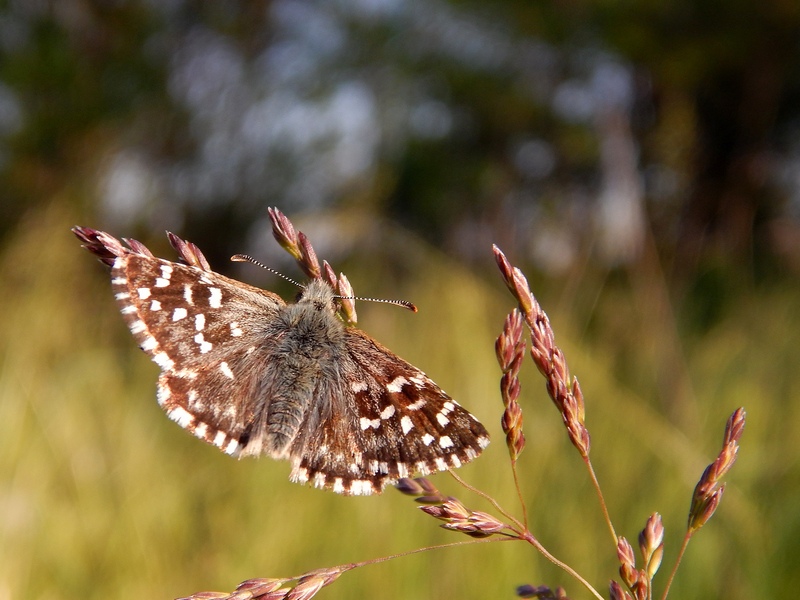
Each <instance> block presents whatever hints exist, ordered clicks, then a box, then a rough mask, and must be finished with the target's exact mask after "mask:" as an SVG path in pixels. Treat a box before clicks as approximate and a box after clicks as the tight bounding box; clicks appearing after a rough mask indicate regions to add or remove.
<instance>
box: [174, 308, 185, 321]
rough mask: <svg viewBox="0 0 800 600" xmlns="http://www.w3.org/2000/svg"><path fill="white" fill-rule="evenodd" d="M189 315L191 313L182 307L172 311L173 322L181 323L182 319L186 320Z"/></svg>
mask: <svg viewBox="0 0 800 600" xmlns="http://www.w3.org/2000/svg"><path fill="white" fill-rule="evenodd" d="M188 315H189V312H188V311H187V310H186V309H185V308H183V307H182V306H180V307H178V308H176V309H175V310H174V311H172V321H173V322H175V321H180V320H181V319H185V318H186V317H187V316H188Z"/></svg>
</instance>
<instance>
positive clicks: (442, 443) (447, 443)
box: [439, 435, 453, 448]
mask: <svg viewBox="0 0 800 600" xmlns="http://www.w3.org/2000/svg"><path fill="white" fill-rule="evenodd" d="M439 447H441V448H452V447H453V440H451V439H450V436H449V435H443V436H442V437H440V438H439Z"/></svg>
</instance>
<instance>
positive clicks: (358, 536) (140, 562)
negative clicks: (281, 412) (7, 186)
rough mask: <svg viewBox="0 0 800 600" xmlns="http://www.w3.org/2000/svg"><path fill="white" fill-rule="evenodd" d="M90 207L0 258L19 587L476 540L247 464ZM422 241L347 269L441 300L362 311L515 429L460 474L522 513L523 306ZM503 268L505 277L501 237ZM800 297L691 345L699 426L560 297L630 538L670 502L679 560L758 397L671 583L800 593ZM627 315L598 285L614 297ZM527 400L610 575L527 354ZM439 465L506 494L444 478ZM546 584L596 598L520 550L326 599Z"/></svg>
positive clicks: (156, 590)
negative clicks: (138, 326) (136, 323)
mask: <svg viewBox="0 0 800 600" xmlns="http://www.w3.org/2000/svg"><path fill="white" fill-rule="evenodd" d="M74 219H75V218H74V217H73V216H70V215H67V214H65V213H64V212H62V211H60V210H56V209H53V210H51V211H49V212H48V213H47V214H43V215H36V218H33V217H31V218H30V219H29V220H28V221H27V222H26V224H25V226H24V227H23V228H20V230H19V231H18V232H17V235H16V236H14V237H12V238H11V239H9V240H8V245H7V246H6V248H5V249H4V252H3V255H2V257H0V282H2V283H1V284H0V285H1V286H2V287H1V288H0V314H1V315H2V319H0V356H1V357H2V364H1V365H0V439H1V440H2V443H0V599H2V600H4V599H5V598H9V599H10V598H13V599H15V600H16V599H18V598H37V599H38V598H46V599H50V598H87V599H91V598H109V597H113V598H120V599H125V598H172V597H175V596H180V595H188V594H190V593H194V592H197V591H201V590H206V589H223V590H226V589H231V588H232V587H233V586H234V585H235V584H236V583H238V582H239V581H242V580H244V579H247V578H250V577H268V576H274V577H279V576H290V575H297V574H300V573H302V572H304V571H308V570H311V569H314V568H317V567H322V566H329V565H334V564H340V563H344V562H350V561H356V560H362V559H366V558H371V557H375V556H381V555H385V554H391V553H395V552H401V551H404V550H410V549H413V548H415V547H419V546H423V545H428V544H435V543H443V542H447V541H457V540H458V539H460V538H459V537H458V536H457V535H456V534H453V533H449V532H446V531H443V530H441V529H439V528H437V527H435V524H434V522H433V521H431V520H430V519H429V518H428V517H426V516H425V515H423V514H421V513H420V512H419V511H417V510H415V509H414V507H413V503H412V502H411V501H410V500H409V499H408V498H405V497H403V496H401V495H400V494H397V493H396V492H394V491H393V490H391V489H389V490H387V492H386V493H385V494H384V495H383V496H380V497H369V498H343V497H339V496H336V495H334V494H331V493H326V492H322V491H319V490H313V489H309V488H304V487H301V486H298V485H294V484H291V483H289V481H288V479H287V476H288V472H289V466H288V464H286V463H279V462H274V461H271V460H268V459H263V460H258V461H255V460H245V461H235V460H232V459H230V458H228V457H226V456H224V455H222V454H221V453H220V452H218V451H217V450H216V449H214V448H212V447H210V446H207V445H205V444H202V443H201V442H199V441H197V440H196V439H194V438H193V437H192V436H190V435H187V434H186V433H185V432H183V431H182V430H181V429H180V428H179V427H177V426H176V425H175V424H173V423H171V422H170V421H169V420H168V419H166V418H165V417H164V416H163V414H162V413H161V411H160V409H159V408H158V406H157V405H156V402H155V380H156V377H157V372H158V369H157V367H156V366H155V365H153V364H152V363H151V362H150V361H149V360H147V358H146V357H145V356H144V355H143V354H142V353H141V352H139V351H138V350H137V349H136V348H135V344H133V342H132V341H131V339H130V336H129V335H128V333H127V331H126V330H125V327H124V325H123V323H122V319H121V318H120V317H119V315H118V314H117V311H116V308H115V305H114V302H113V299H112V297H111V293H110V291H109V285H108V281H107V275H106V273H105V272H104V270H103V268H102V267H101V266H100V265H99V264H98V263H96V262H95V261H92V260H91V258H90V257H89V255H88V254H87V253H85V252H83V251H82V250H80V248H79V247H78V243H77V241H76V240H75V239H73V238H72V236H71V234H70V233H69V231H68V228H69V227H70V226H71V225H74V224H75V223H74ZM87 224H88V225H93V223H87ZM114 233H118V234H121V235H124V234H125V232H114ZM404 242H405V243H407V244H411V243H412V242H413V241H411V240H408V239H405V238H404ZM413 244H414V245H413V247H411V248H410V249H406V253H407V254H408V260H409V261H410V262H411V264H412V265H413V269H414V273H413V279H411V280H408V281H406V280H403V285H402V287H401V286H400V285H395V286H393V287H389V286H386V287H385V288H384V287H383V283H382V282H379V281H376V280H375V279H374V278H370V276H369V272H370V271H369V269H370V268H371V262H372V260H373V258H374V257H371V256H367V257H365V260H364V262H363V264H361V265H352V267H351V268H346V269H344V270H346V272H347V273H348V275H349V277H350V279H351V281H352V282H353V285H354V287H355V289H356V292H357V293H369V294H374V295H382V296H384V297H387V296H389V297H396V296H400V297H401V298H402V299H407V300H411V301H413V302H414V303H415V304H417V305H418V306H419V307H420V312H419V314H417V315H412V314H410V313H408V312H406V311H402V310H398V309H395V308H392V307H385V306H377V305H366V304H359V307H358V308H359V316H360V324H361V326H362V327H363V328H364V329H365V330H366V331H368V332H369V333H370V334H371V335H373V336H375V337H376V338H377V339H379V340H380V341H381V342H383V343H385V344H386V345H387V346H388V347H390V348H392V349H393V350H395V351H396V352H398V353H399V354H400V355H401V356H403V357H404V358H407V359H408V360H410V361H411V362H413V363H414V364H416V365H418V366H420V367H421V368H423V369H424V370H425V371H426V372H428V374H429V375H431V376H432V377H433V378H434V379H435V380H436V381H437V382H438V383H439V384H440V385H442V387H443V388H444V389H446V390H447V391H448V392H449V393H450V394H451V395H453V396H454V397H456V398H457V399H458V400H459V401H460V402H461V403H462V404H464V405H465V406H467V407H468V408H470V410H472V411H473V412H474V413H475V414H476V415H478V416H479V417H480V418H481V420H482V421H483V422H484V423H485V424H486V425H487V427H488V428H489V431H490V433H491V434H492V436H493V439H494V443H493V444H492V445H491V446H490V447H489V448H488V449H487V451H486V452H485V455H484V456H483V457H481V458H480V459H478V460H477V461H475V463H473V464H471V465H468V466H466V467H464V468H463V469H461V470H460V471H459V473H460V474H461V475H462V476H463V477H465V478H466V479H467V480H468V481H469V482H470V483H472V484H474V485H476V486H478V487H480V488H481V489H484V490H486V491H488V492H490V493H492V495H494V496H495V497H496V498H497V499H499V500H500V501H501V503H503V504H504V505H505V506H506V507H507V508H509V509H511V510H512V511H517V506H516V505H515V500H514V492H513V484H512V480H511V476H510V472H509V470H508V461H507V454H506V451H505V447H504V442H503V439H502V437H503V436H502V432H501V431H500V427H499V418H500V415H501V412H502V405H501V402H500V397H499V393H498V382H499V370H498V368H497V366H496V361H495V358H494V349H493V344H494V339H495V337H496V336H497V335H498V333H499V331H500V327H501V325H502V321H503V318H504V317H505V314H506V312H507V311H508V310H509V309H510V308H511V307H512V302H511V299H510V297H508V296H507V294H506V291H505V289H504V287H503V284H502V283H501V282H500V279H499V277H497V278H496V279H492V278H486V279H484V278H482V277H478V276H476V275H474V274H471V273H469V272H466V271H464V270H463V269H460V268H457V267H455V266H453V265H452V264H450V263H448V262H447V261H445V260H444V259H442V258H440V257H436V256H435V255H432V254H431V253H430V252H429V251H428V250H425V249H424V248H423V247H421V246H419V245H416V242H413ZM486 262H487V272H488V268H490V267H491V256H490V253H489V249H488V248H487V261H486ZM337 267H342V268H344V267H345V265H337ZM384 290H385V291H384ZM534 292H536V293H538V291H537V290H536V289H535V288H534ZM797 295H798V294H797V290H796V289H787V290H771V291H769V292H767V293H763V294H760V295H756V294H753V295H752V296H748V297H743V298H741V300H740V302H739V303H738V305H737V309H736V310H734V311H733V313H732V314H730V315H729V316H728V317H727V318H726V319H725V320H723V321H722V322H720V323H719V324H718V325H717V326H716V327H715V328H714V329H713V330H711V331H710V332H707V333H705V334H704V335H702V336H697V337H696V338H695V339H693V340H692V341H691V343H687V344H686V347H685V349H684V351H685V356H684V359H685V364H686V365H687V368H688V376H689V377H690V380H691V382H692V387H693V390H694V392H695V394H696V398H695V402H696V406H697V407H698V422H697V423H696V424H695V425H696V429H695V430H693V431H692V432H691V435H688V434H687V433H684V432H682V431H681V430H680V429H678V428H676V427H674V426H673V425H671V424H670V421H669V420H668V419H667V418H665V417H664V416H663V414H662V411H661V410H660V409H658V408H657V407H656V406H655V405H654V403H652V402H650V401H647V400H645V399H644V397H649V396H650V392H651V390H647V391H646V392H643V393H642V394H641V395H640V394H637V390H633V389H629V388H626V387H625V386H622V385H620V384H619V383H618V382H616V381H614V380H613V379H612V378H611V377H610V376H609V373H610V372H611V371H612V364H611V363H612V359H611V357H612V356H614V347H615V340H614V339H607V340H602V339H601V340H600V341H599V342H598V341H595V342H594V344H593V345H592V347H591V351H589V352H587V351H586V344H583V343H582V342H581V340H580V339H579V338H580V333H579V332H575V331H573V330H572V328H571V325H570V323H571V317H570V315H568V314H560V313H559V310H558V307H557V306H553V307H551V306H547V305H545V306H544V308H545V309H546V310H548V312H550V314H551V316H552V317H554V319H553V320H554V327H555V330H556V335H557V336H558V342H559V345H560V346H561V347H562V349H563V350H564V351H565V353H566V355H567V357H568V359H569V361H570V367H571V370H572V372H573V374H575V375H577V376H578V377H579V378H580V380H581V384H582V387H583V390H584V394H585V396H586V404H587V426H588V427H589V430H590V432H591V434H592V441H593V446H592V458H593V461H594V463H595V467H596V469H597V471H598V475H599V478H600V483H601V484H602V485H603V488H604V491H605V493H606V495H607V500H608V502H609V508H610V510H611V513H612V517H613V518H614V520H615V525H616V526H617V529H618V533H620V534H622V535H625V536H627V537H628V538H630V539H633V538H635V536H636V534H637V533H638V531H639V530H640V529H641V527H642V526H643V525H644V521H645V519H646V518H647V516H648V515H649V514H650V513H652V512H653V511H656V510H657V511H659V512H661V514H662V515H663V516H664V523H665V525H666V528H667V551H666V557H665V564H669V562H670V560H671V557H674V555H675V552H676V550H677V545H678V543H679V536H680V534H681V531H682V530H683V528H684V525H685V520H686V512H687V510H688V505H689V500H690V497H691V491H692V488H693V486H694V484H695V483H696V481H697V478H698V477H699V476H700V474H701V472H702V469H703V468H704V466H705V465H706V464H708V462H709V461H710V459H711V458H713V456H714V453H715V452H716V451H717V450H718V445H719V442H720V439H721V435H722V429H723V426H724V422H725V419H726V418H727V416H728V414H730V412H731V411H732V410H733V409H734V408H735V407H737V406H740V405H744V406H745V407H746V408H747V410H748V413H749V416H750V419H749V422H748V427H747V429H746V431H745V436H744V438H743V440H742V450H741V453H740V459H739V462H738V463H737V465H736V467H735V468H734V470H733V472H732V474H731V475H730V476H729V478H728V481H729V486H728V489H727V491H726V495H725V498H724V499H723V502H722V505H721V507H720V509H719V510H718V512H717V514H716V515H715V517H714V518H713V519H712V521H711V522H710V523H709V524H708V525H707V526H706V527H705V528H704V529H703V530H702V531H701V532H700V533H699V534H698V535H697V537H696V539H695V540H694V541H693V543H692V545H691V546H690V548H689V553H688V555H687V557H686V559H685V563H684V565H683V567H682V569H681V571H680V572H679V575H678V579H677V581H676V583H675V586H674V589H673V593H672V595H671V597H675V598H684V599H685V598H708V597H720V598H722V597H724V598H733V599H736V598H742V599H744V598H751V597H789V596H788V595H787V594H789V590H790V589H792V590H793V589H796V587H792V586H796V584H797V583H798V578H800V576H798V575H797V574H795V569H794V567H793V565H794V564H796V563H797V559H798V557H797V554H798V549H797V548H798V547H797V543H796V539H797V536H796V534H797V529H798V521H800V504H798V503H797V500H796V496H797V492H798V489H800V488H799V487H798V486H799V484H800V474H799V473H798V468H797V459H798V446H800V442H797V441H796V440H798V439H800V437H798V431H797V429H798V427H800V418H798V417H800V415H798V414H797V413H798V411H799V410H800V403H798V401H797V400H798V398H799V397H800V394H798V386H797V366H798V360H797V356H798V355H797V350H796V349H797V348H798V347H799V346H800V340H799V339H798V337H800V327H798V325H800V323H798V320H800V316H798V314H797V311H796V310H795V307H796V306H797V300H798V298H797ZM631 302H632V303H635V299H633V300H631ZM606 308H607V307H604V306H603V304H602V302H601V303H599V305H598V312H599V313H602V311H603V310H604V309H606ZM604 345H605V346H604ZM521 403H522V407H523V411H524V414H525V432H526V436H527V438H528V446H527V448H526V450H525V452H524V454H523V455H522V457H521V459H520V471H521V474H522V478H523V489H524V492H525V494H526V499H527V501H528V507H529V512H530V515H531V529H532V531H534V532H535V533H536V534H537V536H538V537H539V539H540V540H541V541H542V542H543V543H544V544H545V545H546V546H547V547H548V548H549V549H550V550H551V551H552V552H553V553H554V554H555V555H557V556H558V557H559V558H561V559H563V560H566V561H567V562H569V563H570V564H571V565H572V566H573V567H575V568H576V569H577V570H578V571H580V572H581V573H582V574H583V575H584V576H585V577H587V578H588V579H589V580H590V581H592V582H593V584H594V585H595V587H597V588H598V589H601V590H605V589H606V586H607V580H608V579H609V578H611V577H613V576H614V575H615V573H616V569H617V566H618V564H617V562H616V559H615V555H614V553H613V548H612V546H611V544H610V540H609V538H608V532H607V530H606V529H605V527H604V525H603V522H602V520H601V516H600V512H599V509H598V507H597V504H596V501H595V498H594V495H593V492H592V490H591V488H590V486H589V482H588V480H587V478H586V476H585V473H584V471H583V468H582V465H581V463H580V460H579V459H578V456H577V454H576V453H575V452H574V449H573V448H572V446H571V445H570V444H569V442H568V440H567V438H566V436H565V435H564V431H563V426H562V425H561V423H560V422H559V416H558V413H557V411H556V410H555V408H554V407H553V406H552V404H551V403H550V400H549V399H548V398H547V397H546V394H545V392H544V388H543V383H542V381H541V379H540V378H539V377H538V374H537V373H535V368H534V367H533V365H532V363H530V362H526V363H525V366H524V367H523V393H522V397H521ZM434 481H435V482H436V485H437V486H438V487H439V488H440V489H442V490H443V491H445V492H449V493H458V495H459V497H461V498H462V499H469V500H470V506H472V507H474V508H482V509H485V508H487V507H486V506H484V505H483V503H482V502H481V501H480V500H478V499H474V501H473V499H472V497H471V496H470V495H469V494H468V493H467V492H465V491H464V490H461V489H459V488H458V487H457V486H456V484H455V482H453V481H452V480H450V478H449V477H448V476H447V475H446V474H443V475H438V476H436V477H435V478H434ZM768 557H780V558H778V559H771V560H770V559H769V558H768ZM526 582H530V583H536V584H548V585H552V586H555V585H564V586H565V587H566V588H567V590H568V591H569V592H572V593H573V594H574V597H582V596H581V595H580V590H579V589H578V587H577V585H575V584H574V582H572V581H570V580H567V579H565V577H564V575H563V573H562V572H560V571H558V570H556V569H555V568H554V567H552V566H551V565H549V564H547V563H545V562H544V561H542V560H541V559H540V557H538V556H537V555H535V554H534V553H533V552H532V551H531V550H530V549H529V548H528V547H525V546H523V545H516V544H498V545H489V546H476V547H468V548H458V549H449V550H446V551H441V552H436V553H432V554H427V555H421V556H420V555H418V556H413V557H407V558H402V559H399V560H396V561H390V562H389V563H385V564H382V565H377V566H373V567H367V568H363V569H358V570H356V571H354V572H351V573H348V574H346V575H344V576H343V577H342V578H341V579H340V580H339V581H337V582H336V583H335V584H334V585H333V586H332V587H331V588H329V589H326V590H324V591H323V592H321V595H320V597H330V598H334V597H335V598H374V597H381V598H409V597H420V598H434V597H443V598H487V597H494V598H499V597H512V594H513V589H514V587H515V586H516V585H518V584H521V583H526Z"/></svg>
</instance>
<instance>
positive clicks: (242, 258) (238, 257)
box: [231, 254, 306, 288]
mask: <svg viewBox="0 0 800 600" xmlns="http://www.w3.org/2000/svg"><path fill="white" fill-rule="evenodd" d="M231 260H232V261H233V262H249V263H252V264H254V265H255V266H257V267H261V268H262V269H266V270H267V271H269V272H270V273H273V274H275V275H277V276H278V277H280V278H282V279H285V280H286V281H288V282H289V283H293V284H295V285H296V286H297V287H299V288H305V287H306V286H304V285H303V284H301V283H297V282H296V281H295V280H294V279H292V278H291V277H287V276H286V275H284V274H283V273H281V272H280V271H276V270H275V269H273V268H271V267H268V266H267V265H265V264H264V263H262V262H261V261H258V260H256V259H255V258H253V257H252V256H250V255H248V254H234V255H233V256H231Z"/></svg>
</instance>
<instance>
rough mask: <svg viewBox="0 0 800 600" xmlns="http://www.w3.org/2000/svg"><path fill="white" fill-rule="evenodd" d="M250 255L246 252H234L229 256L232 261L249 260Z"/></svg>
mask: <svg viewBox="0 0 800 600" xmlns="http://www.w3.org/2000/svg"><path fill="white" fill-rule="evenodd" d="M249 259H250V257H249V256H247V255H246V254H234V255H233V256H231V261H232V262H249Z"/></svg>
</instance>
